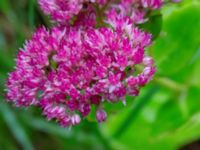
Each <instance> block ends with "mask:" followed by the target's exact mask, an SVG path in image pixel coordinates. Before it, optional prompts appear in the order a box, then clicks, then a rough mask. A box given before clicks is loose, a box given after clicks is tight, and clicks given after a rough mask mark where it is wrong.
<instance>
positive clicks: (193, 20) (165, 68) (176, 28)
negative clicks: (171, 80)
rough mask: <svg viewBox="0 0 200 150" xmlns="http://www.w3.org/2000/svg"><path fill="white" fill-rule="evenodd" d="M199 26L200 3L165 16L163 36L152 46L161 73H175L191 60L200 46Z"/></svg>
mask: <svg viewBox="0 0 200 150" xmlns="http://www.w3.org/2000/svg"><path fill="white" fill-rule="evenodd" d="M194 25H195V27H194ZM199 28H200V4H199V3H194V4H193V3H192V4H190V5H187V6H184V7H183V8H180V9H178V10H176V11H173V13H171V14H170V15H169V16H168V17H167V18H165V20H164V22H163V31H162V33H161V36H160V37H159V38H158V39H157V40H156V41H155V44H154V45H153V47H152V49H153V53H154V57H155V60H156V61H157V65H158V68H159V69H158V71H159V72H160V73H161V74H164V75H170V74H174V73H176V72H178V71H179V70H181V69H183V68H184V67H185V65H186V64H187V63H189V62H190V60H191V59H192V57H193V55H194V54H195V53H196V51H198V49H199V46H200V30H199ZM194 37H195V38H194Z"/></svg>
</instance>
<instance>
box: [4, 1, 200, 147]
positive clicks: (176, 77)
mask: <svg viewBox="0 0 200 150" xmlns="http://www.w3.org/2000/svg"><path fill="white" fill-rule="evenodd" d="M41 25H45V26H48V27H49V26H50V22H49V19H48V17H45V16H44V15H43V13H42V12H41V11H40V9H39V8H38V6H37V2H36V0H0V150H21V149H23V150H55V149H56V150H200V0H183V2H182V3H180V4H167V5H166V6H165V7H164V8H163V9H162V10H161V14H160V13H155V14H154V15H153V16H151V19H150V21H149V23H148V24H147V25H144V28H145V29H148V30H151V31H152V32H153V34H154V38H155V41H154V42H153V45H152V47H151V48H149V49H148V50H147V53H149V54H151V55H153V57H154V58H155V61H156V65H157V74H156V76H155V78H154V80H153V81H152V82H151V83H150V84H149V85H148V86H146V87H145V88H143V89H142V90H141V94H140V96H138V97H137V98H132V97H127V103H128V104H127V106H126V107H124V106H123V105H122V104H121V103H119V104H116V105H115V106H112V105H108V106H106V107H107V109H109V110H110V111H111V113H110V114H109V117H108V119H107V121H106V122H105V123H103V124H98V123H96V122H93V121H92V119H91V118H92V117H89V118H88V119H85V120H84V121H83V122H82V123H81V124H80V125H78V126H76V127H72V128H70V129H63V128H61V127H59V126H58V125H57V124H55V123H53V122H47V121H46V120H45V119H44V118H43V117H42V116H41V110H39V109H37V108H29V109H22V108H15V107H13V106H12V105H10V104H8V103H6V102H5V99H4V94H5V93H4V84H5V79H6V78H7V76H8V72H10V71H12V70H13V69H14V68H13V66H14V65H15V62H14V58H15V56H16V53H17V50H18V48H19V47H22V46H23V43H24V41H25V39H27V38H30V37H31V34H32V33H33V32H34V30H35V29H36V28H37V27H38V26H41ZM161 27H162V28H161ZM88 120H89V121H88Z"/></svg>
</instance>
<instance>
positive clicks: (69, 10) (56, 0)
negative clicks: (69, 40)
mask: <svg viewBox="0 0 200 150" xmlns="http://www.w3.org/2000/svg"><path fill="white" fill-rule="evenodd" d="M39 4H40V6H41V8H42V10H43V11H44V13H45V14H47V15H51V17H52V18H53V19H54V20H56V21H58V22H62V23H63V22H65V23H66V22H67V21H69V20H70V19H72V18H73V17H74V16H77V15H78V14H79V13H80V12H81V13H82V12H84V11H86V10H87V9H88V7H89V6H93V7H99V8H103V9H106V8H109V7H110V6H111V7H112V6H113V5H115V6H117V7H118V8H121V9H124V8H125V9H124V11H126V12H127V11H128V12H130V10H131V12H130V13H131V14H132V17H137V16H139V17H141V16H144V12H145V11H146V10H145V9H142V8H149V9H158V8H160V7H161V6H162V0H39ZM124 6H125V7H124Z"/></svg>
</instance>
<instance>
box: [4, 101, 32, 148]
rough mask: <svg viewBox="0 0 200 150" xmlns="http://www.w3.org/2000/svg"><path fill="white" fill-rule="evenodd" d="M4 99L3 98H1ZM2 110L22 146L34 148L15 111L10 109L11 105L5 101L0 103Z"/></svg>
mask: <svg viewBox="0 0 200 150" xmlns="http://www.w3.org/2000/svg"><path fill="white" fill-rule="evenodd" d="M1 100H2V99H1ZM0 112H1V113H2V115H3V118H4V120H5V122H6V124H7V126H8V127H9V129H10V131H11V132H12V134H13V136H14V137H15V138H16V140H17V142H18V143H19V144H20V145H21V146H22V148H23V149H24V150H34V147H33V145H32V143H31V141H30V140H29V138H28V136H27V134H26V132H25V131H24V130H23V127H22V126H21V125H20V124H19V122H18V121H17V119H16V117H15V115H14V113H13V112H12V110H10V108H9V106H8V105H7V104H5V103H3V102H1V103H0Z"/></svg>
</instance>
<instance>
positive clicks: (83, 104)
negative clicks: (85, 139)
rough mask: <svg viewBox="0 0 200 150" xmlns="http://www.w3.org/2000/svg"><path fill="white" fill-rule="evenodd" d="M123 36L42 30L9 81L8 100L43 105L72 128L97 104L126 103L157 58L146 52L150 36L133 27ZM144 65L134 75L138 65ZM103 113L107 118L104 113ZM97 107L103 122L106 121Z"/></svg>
mask: <svg viewBox="0 0 200 150" xmlns="http://www.w3.org/2000/svg"><path fill="white" fill-rule="evenodd" d="M130 35H131V36H128V37H125V36H124V37H123V36H121V35H120V34H118V33H116V32H114V31H113V30H111V29H109V28H104V27H102V28H99V29H94V28H88V29H87V30H81V29H78V28H73V27H68V28H67V27H66V28H59V27H54V28H53V29H52V31H51V32H49V31H47V30H46V29H45V28H40V29H38V31H37V32H36V33H35V34H34V35H33V38H32V39H31V40H30V41H28V42H26V45H25V47H24V49H22V50H20V51H19V54H18V57H17V62H16V63H17V66H16V71H15V72H13V73H11V74H10V77H9V79H8V84H7V85H8V94H7V96H8V99H9V101H12V102H14V103H15V104H16V105H17V106H30V105H38V106H40V107H41V108H42V109H43V112H44V114H45V115H46V116H47V118H48V119H56V120H57V121H58V122H59V123H60V124H61V125H63V126H69V125H72V124H76V123H79V122H80V117H79V115H78V114H81V115H82V116H87V115H88V113H89V112H90V108H91V105H96V106H97V107H98V106H101V105H102V103H103V102H105V101H109V102H117V101H119V99H121V100H122V101H124V102H125V96H126V94H128V95H132V96H136V95H137V94H138V92H139V88H140V87H141V86H144V85H145V84H146V83H147V82H148V81H149V80H151V78H152V76H153V74H154V71H155V69H154V67H153V61H152V59H151V58H150V57H145V56H144V47H145V46H148V44H150V43H149V42H150V36H149V35H148V34H145V33H144V32H142V31H139V30H138V29H137V28H133V30H132V31H131V33H130ZM137 64H143V65H144V69H143V71H142V72H141V73H139V74H137V75H135V76H133V73H134V72H135V65H137ZM101 114H103V116H102V115H101ZM105 116H106V115H105V112H104V111H100V112H99V111H97V120H99V121H103V120H105V119H104V118H105Z"/></svg>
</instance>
